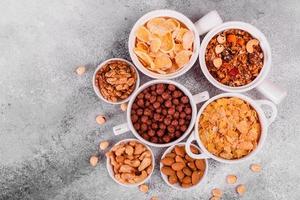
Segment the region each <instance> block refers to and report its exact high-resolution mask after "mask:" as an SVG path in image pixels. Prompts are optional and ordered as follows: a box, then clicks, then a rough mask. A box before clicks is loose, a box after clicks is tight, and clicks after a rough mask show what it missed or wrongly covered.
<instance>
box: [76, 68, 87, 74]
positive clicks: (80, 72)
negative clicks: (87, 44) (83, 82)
mask: <svg viewBox="0 0 300 200" xmlns="http://www.w3.org/2000/svg"><path fill="white" fill-rule="evenodd" d="M85 71H86V68H85V66H79V67H77V69H76V73H77V74H78V75H79V76H81V75H83V74H84V73H85Z"/></svg>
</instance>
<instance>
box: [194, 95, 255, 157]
mask: <svg viewBox="0 0 300 200" xmlns="http://www.w3.org/2000/svg"><path fill="white" fill-rule="evenodd" d="M198 123H199V136H200V139H201V141H202V143H203V144H204V146H205V147H206V148H207V150H208V151H209V152H210V153H212V154H214V155H215V156H218V157H221V158H223V159H228V160H232V159H239V158H242V157H244V156H246V155H248V154H249V153H250V152H251V151H253V150H254V149H255V148H256V146H257V144H258V141H259V138H260V134H261V126H260V121H259V118H258V114H257V112H256V111H255V110H254V109H253V108H252V107H251V106H250V105H249V103H247V102H246V101H244V100H242V99H239V98H237V97H230V98H220V99H217V100H215V101H213V102H211V103H210V104H209V105H208V106H207V107H206V108H205V109H204V111H203V113H202V114H201V116H200V120H199V122H198Z"/></svg>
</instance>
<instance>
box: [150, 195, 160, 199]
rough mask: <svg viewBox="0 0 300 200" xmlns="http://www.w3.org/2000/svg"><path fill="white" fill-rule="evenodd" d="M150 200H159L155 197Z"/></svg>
mask: <svg viewBox="0 0 300 200" xmlns="http://www.w3.org/2000/svg"><path fill="white" fill-rule="evenodd" d="M151 200H159V199H158V197H157V196H153V197H151Z"/></svg>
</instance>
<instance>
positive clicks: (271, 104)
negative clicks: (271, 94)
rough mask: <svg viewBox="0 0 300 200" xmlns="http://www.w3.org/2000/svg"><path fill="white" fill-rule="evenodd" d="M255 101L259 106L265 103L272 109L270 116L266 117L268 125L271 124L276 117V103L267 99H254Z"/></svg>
mask: <svg viewBox="0 0 300 200" xmlns="http://www.w3.org/2000/svg"><path fill="white" fill-rule="evenodd" d="M256 102H257V103H258V104H259V106H260V107H262V106H263V105H267V106H269V107H271V109H272V113H271V116H270V117H269V118H267V120H268V125H270V124H272V123H273V122H274V120H275V118H276V117H277V107H276V105H275V104H274V103H273V102H271V101H268V100H256Z"/></svg>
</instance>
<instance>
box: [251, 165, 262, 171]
mask: <svg viewBox="0 0 300 200" xmlns="http://www.w3.org/2000/svg"><path fill="white" fill-rule="evenodd" d="M250 169H251V170H252V171H253V172H260V171H261V166H260V165H259V164H251V165H250Z"/></svg>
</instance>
